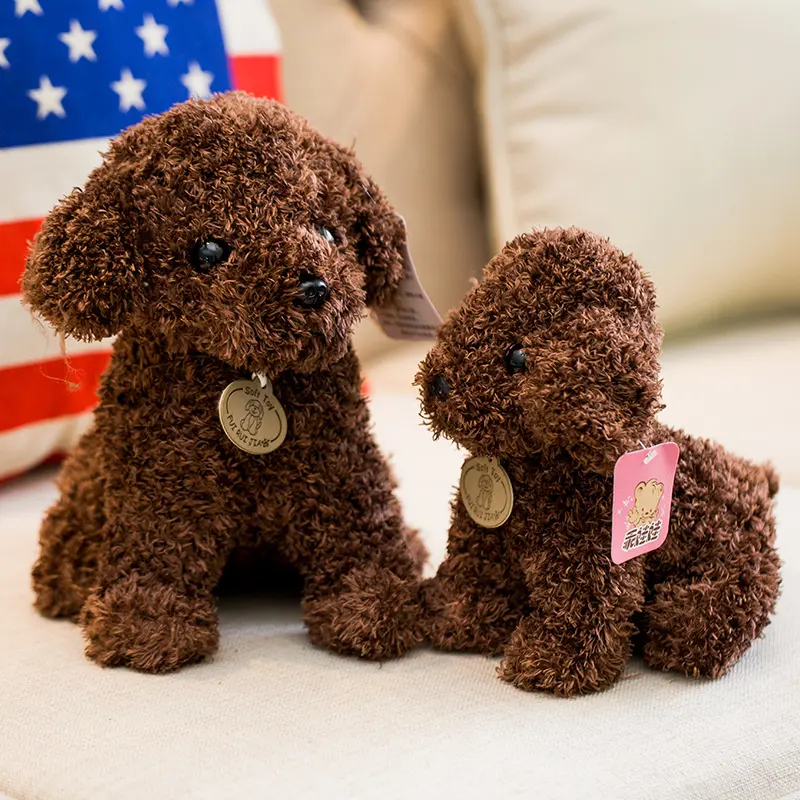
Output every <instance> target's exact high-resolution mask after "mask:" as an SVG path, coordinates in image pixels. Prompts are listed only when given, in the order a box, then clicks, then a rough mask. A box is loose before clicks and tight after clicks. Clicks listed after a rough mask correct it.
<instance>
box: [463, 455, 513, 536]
mask: <svg viewBox="0 0 800 800" xmlns="http://www.w3.org/2000/svg"><path fill="white" fill-rule="evenodd" d="M460 489H461V502H462V503H463V504H464V508H466V509H467V513H468V514H469V515H470V516H471V517H472V519H474V520H475V522H477V523H478V525H482V526H483V527H484V528H498V527H500V525H502V524H503V523H504V522H505V521H506V520H507V519H508V518H509V517H510V516H511V509H512V508H513V507H514V488H513V487H512V486H511V479H510V478H509V477H508V473H507V472H506V471H505V470H504V469H503V467H502V466H500V462H499V461H498V460H497V459H496V458H469V459H467V460H466V461H465V462H464V466H463V467H461V482H460Z"/></svg>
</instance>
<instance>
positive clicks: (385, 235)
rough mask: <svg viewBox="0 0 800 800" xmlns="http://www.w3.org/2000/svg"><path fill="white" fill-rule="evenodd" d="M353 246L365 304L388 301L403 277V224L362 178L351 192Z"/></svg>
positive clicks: (374, 304) (371, 185)
mask: <svg viewBox="0 0 800 800" xmlns="http://www.w3.org/2000/svg"><path fill="white" fill-rule="evenodd" d="M355 202H356V225H355V229H356V230H355V235H356V248H357V251H358V257H359V260H360V261H361V264H362V265H363V267H364V273H365V276H366V280H365V284H364V288H365V291H366V293H367V305H368V306H371V307H380V306H382V305H385V304H386V303H387V302H389V300H390V298H391V296H392V294H393V292H394V290H395V289H396V288H397V286H398V284H399V283H400V279H401V278H402V277H403V269H404V254H405V253H406V252H407V250H408V244H407V242H406V226H405V223H404V222H403V219H402V217H400V216H399V215H398V213H397V212H396V211H395V210H394V209H393V208H392V207H391V205H389V203H388V201H387V200H386V198H385V197H384V196H383V194H382V193H381V191H380V189H378V187H377V186H376V185H375V184H374V183H373V182H372V181H371V180H369V179H368V178H362V179H361V181H360V182H359V186H358V187H357V189H356V192H355Z"/></svg>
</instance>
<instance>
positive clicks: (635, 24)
mask: <svg viewBox="0 0 800 800" xmlns="http://www.w3.org/2000/svg"><path fill="white" fill-rule="evenodd" d="M456 6H457V7H458V8H459V9H461V12H462V13H461V21H462V23H463V29H464V31H465V34H466V38H467V40H468V42H469V45H470V51H471V53H472V56H473V62H474V64H475V68H476V70H477V72H478V75H479V85H480V89H479V105H480V110H481V113H482V117H483V131H484V138H485V144H486V157H487V163H488V172H489V186H490V190H491V206H492V220H493V227H494V246H495V248H498V247H499V246H500V245H501V244H502V242H504V241H505V240H507V239H509V238H510V237H511V236H513V235H515V234H517V233H519V232H521V231H524V230H527V229H529V228H531V227H533V226H544V225H569V224H575V225H579V226H582V227H586V228H589V229H591V230H595V231H597V232H599V233H602V234H604V235H606V236H609V237H610V238H611V239H612V241H614V242H615V243H616V244H618V245H619V246H620V247H622V248H623V249H624V250H626V251H633V253H634V254H635V255H636V256H637V258H638V259H639V260H640V262H641V263H642V265H643V266H644V267H645V268H646V269H647V270H649V271H650V272H651V273H652V275H653V278H654V279H655V282H656V284H657V287H658V291H659V300H660V305H661V316H662V321H663V322H664V323H665V325H666V326H667V327H668V328H670V329H673V330H674V329H677V328H682V327H687V326H694V325H696V324H698V323H706V322H708V321H709V320H713V319H715V318H718V317H722V316H726V315H729V314H735V313H744V312H748V313H749V312H751V311H754V310H757V309H759V308H765V307H776V306H784V305H794V306H796V305H797V304H798V302H800V225H798V220H799V219H800V148H798V143H797V132H798V130H800V70H799V69H798V66H797V65H798V61H797V54H798V52H799V51H800V4H797V3H791V2H785V0H762V2H758V3H754V2H753V0H650V1H649V2H624V1H623V0H537V2H528V1H527V0H464V1H463V2H461V3H458V4H456Z"/></svg>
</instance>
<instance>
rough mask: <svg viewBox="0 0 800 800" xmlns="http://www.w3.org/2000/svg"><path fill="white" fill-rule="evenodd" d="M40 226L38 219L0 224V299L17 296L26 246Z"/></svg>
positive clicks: (26, 251) (23, 266) (26, 252)
mask: <svg viewBox="0 0 800 800" xmlns="http://www.w3.org/2000/svg"><path fill="white" fill-rule="evenodd" d="M41 224H42V221H41V220H40V219H22V220H17V221H16V222H0V258H1V259H2V261H0V297H3V296H4V295H8V294H19V279H20V278H21V277H22V272H23V270H24V269H25V259H26V258H27V257H28V244H29V242H30V240H31V239H33V236H34V234H35V233H36V231H38V230H39V226H40V225H41Z"/></svg>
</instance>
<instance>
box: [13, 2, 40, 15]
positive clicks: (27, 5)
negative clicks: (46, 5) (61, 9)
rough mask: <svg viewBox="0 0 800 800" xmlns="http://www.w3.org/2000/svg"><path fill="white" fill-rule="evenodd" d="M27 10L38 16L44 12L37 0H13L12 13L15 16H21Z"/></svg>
mask: <svg viewBox="0 0 800 800" xmlns="http://www.w3.org/2000/svg"><path fill="white" fill-rule="evenodd" d="M28 11H30V12H31V14H37V15H38V16H41V15H42V14H43V13H44V12H43V11H42V7H41V6H40V5H39V0H14V14H16V16H18V17H23V16H25V14H26V13H27V12H28Z"/></svg>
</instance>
